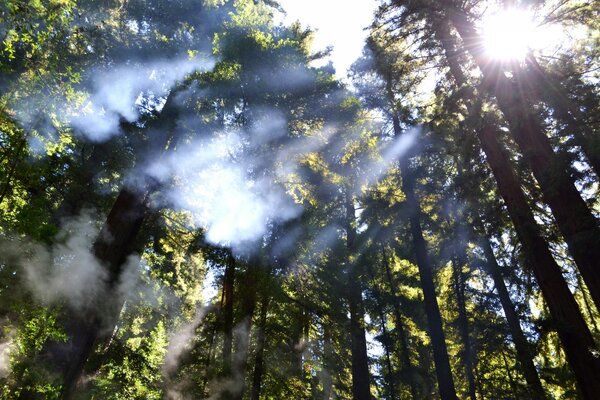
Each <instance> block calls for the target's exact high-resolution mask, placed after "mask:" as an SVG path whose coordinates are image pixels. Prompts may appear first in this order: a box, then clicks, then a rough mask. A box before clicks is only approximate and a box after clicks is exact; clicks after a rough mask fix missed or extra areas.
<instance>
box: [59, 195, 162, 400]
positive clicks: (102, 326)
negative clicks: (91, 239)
mask: <svg viewBox="0 0 600 400" xmlns="http://www.w3.org/2000/svg"><path fill="white" fill-rule="evenodd" d="M151 191H152V189H151V188H147V189H146V190H145V191H143V192H139V191H137V190H136V189H123V190H121V193H120V194H119V196H118V197H117V199H116V201H115V203H114V205H113V207H112V209H111V212H110V214H109V215H108V218H107V220H106V223H105V224H104V227H103V229H102V231H101V232H100V235H99V238H98V240H97V241H96V242H95V243H94V247H93V253H94V255H95V256H96V258H97V259H98V260H99V261H100V262H102V264H103V265H104V267H105V268H106V269H107V271H108V282H107V288H106V290H107V292H108V293H106V295H104V296H101V297H103V299H102V302H97V303H96V305H95V307H96V308H95V309H92V310H89V312H88V313H86V314H85V315H77V316H74V318H73V319H72V320H71V321H70V324H73V326H70V329H69V327H68V328H67V331H68V332H69V331H70V332H72V334H71V335H70V340H69V342H67V345H66V346H65V351H66V352H65V354H63V355H62V357H63V358H64V360H65V362H66V365H64V367H65V369H64V370H63V376H64V381H63V390H62V396H63V398H64V399H70V398H72V397H73V395H74V393H75V389H76V386H77V382H78V381H79V378H80V376H81V374H82V373H83V369H84V367H85V363H86V361H87V359H88V357H89V355H90V353H91V352H92V351H93V347H94V344H95V343H96V341H97V340H98V339H100V338H101V337H104V336H106V334H107V333H109V332H112V329H110V328H111V327H113V326H114V325H115V323H116V318H117V317H118V313H119V310H120V309H121V306H122V300H121V299H116V300H111V298H110V297H109V296H110V292H112V290H113V289H114V287H115V285H116V284H117V283H118V281H119V278H120V275H121V266H122V265H123V263H124V261H125V259H126V257H127V255H128V254H129V252H130V251H131V250H132V249H131V245H132V243H133V241H134V239H135V236H136V235H137V233H138V231H139V229H140V227H141V224H142V221H143V219H144V217H145V215H146V198H147V196H148V194H149V193H150V192H151ZM103 316H108V317H103Z"/></svg>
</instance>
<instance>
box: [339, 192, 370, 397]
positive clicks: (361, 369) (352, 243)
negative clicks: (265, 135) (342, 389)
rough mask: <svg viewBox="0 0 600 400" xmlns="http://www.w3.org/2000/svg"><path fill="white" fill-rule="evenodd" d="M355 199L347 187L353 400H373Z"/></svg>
mask: <svg viewBox="0 0 600 400" xmlns="http://www.w3.org/2000/svg"><path fill="white" fill-rule="evenodd" d="M354 213H355V210H354V199H353V197H352V195H351V194H350V190H349V188H346V221H345V222H346V227H345V228H346V247H347V250H348V255H347V258H346V259H347V262H348V269H349V271H348V272H349V273H348V303H349V308H350V340H351V347H352V395H353V398H354V400H370V398H371V386H370V376H369V375H370V374H369V356H368V354H367V338H366V336H365V320H364V314H365V313H364V307H363V301H362V287H361V283H360V282H361V274H360V270H359V268H358V265H357V262H356V260H355V257H356V256H357V255H356V229H355V227H354V224H355V215H354Z"/></svg>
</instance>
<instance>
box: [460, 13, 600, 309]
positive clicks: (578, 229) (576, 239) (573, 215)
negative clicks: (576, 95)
mask: <svg viewBox="0 0 600 400" xmlns="http://www.w3.org/2000/svg"><path fill="white" fill-rule="evenodd" d="M449 16H450V20H451V21H452V23H453V25H454V26H455V28H456V29H457V31H458V32H459V34H460V35H461V37H462V39H463V41H464V43H465V47H466V49H467V51H469V53H470V54H471V55H472V56H473V57H474V59H475V62H476V63H477V64H478V66H479V68H480V70H481V72H482V74H483V77H484V81H485V82H486V87H488V88H489V90H490V92H491V93H492V94H493V95H494V96H495V97H496V99H497V101H498V105H499V107H500V110H501V111H502V113H503V114H504V117H505V118H506V120H507V121H508V124H509V127H510V132H511V134H512V137H513V139H514V140H515V142H516V143H517V144H518V145H519V148H520V149H521V151H522V152H523V155H524V157H525V159H526V160H527V161H528V164H529V166H530V167H531V170H532V172H533V175H534V176H535V179H536V180H537V181H538V183H539V184H540V188H541V190H542V194H543V197H544V201H545V202H546V203H547V204H548V205H549V206H550V209H551V210H552V214H553V215H554V218H555V219H556V222H557V225H558V227H559V229H560V231H561V233H562V235H563V236H564V238H565V241H566V243H567V246H568V248H569V252H570V253H571V255H572V256H573V259H574V260H575V263H576V264H577V267H578V269H579V271H580V272H581V276H582V277H583V279H584V281H585V283H586V285H587V286H588V288H589V290H590V294H591V296H592V298H593V299H594V303H595V304H596V306H597V307H598V308H600V265H599V264H598V263H599V262H600V227H599V226H598V221H597V219H596V218H595V217H594V215H593V214H592V212H591V211H590V209H589V208H588V207H587V204H586V203H585V201H584V200H583V199H582V198H581V195H580V193H579V192H578V191H577V188H576V187H575V184H574V181H573V178H572V177H571V176H570V174H569V172H568V166H567V165H566V164H565V162H564V161H563V160H562V159H561V158H560V157H558V156H557V155H556V154H555V153H554V151H553V149H552V145H551V143H550V140H549V139H548V137H547V136H546V134H545V132H544V130H543V128H542V126H541V124H540V122H539V120H538V116H537V115H535V111H534V110H533V107H532V106H531V104H529V102H528V101H527V100H526V99H525V98H524V96H523V95H522V94H521V92H520V91H519V90H518V87H517V86H515V85H513V84H512V83H511V82H510V80H509V79H508V78H506V76H505V75H504V74H503V72H502V71H501V70H500V69H499V67H494V64H493V63H489V62H487V61H486V60H485V59H484V58H483V54H482V49H481V40H480V36H479V35H478V34H477V32H476V31H475V29H474V28H473V26H472V24H471V22H470V21H469V20H468V19H467V17H466V15H465V14H464V12H462V11H460V10H457V9H456V8H450V9H449ZM517 75H519V74H517Z"/></svg>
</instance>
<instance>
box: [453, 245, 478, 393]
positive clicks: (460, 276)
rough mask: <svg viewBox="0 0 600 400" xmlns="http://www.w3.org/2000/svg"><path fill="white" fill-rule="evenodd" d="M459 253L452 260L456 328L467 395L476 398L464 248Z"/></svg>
mask: <svg viewBox="0 0 600 400" xmlns="http://www.w3.org/2000/svg"><path fill="white" fill-rule="evenodd" d="M459 251H460V252H461V253H463V254H460V255H457V256H456V258H455V259H454V260H453V261H452V266H453V273H454V287H455V292H456V300H457V304H458V328H459V329H458V330H459V332H460V336H461V339H462V342H463V345H464V361H465V372H466V375H467V382H468V384H469V397H470V398H471V400H477V394H476V389H475V373H474V372H473V365H474V360H473V359H474V357H473V349H472V345H471V335H470V328H469V316H468V315H467V300H466V293H465V276H464V272H463V271H462V269H463V267H464V266H465V264H466V254H464V249H461V250H459Z"/></svg>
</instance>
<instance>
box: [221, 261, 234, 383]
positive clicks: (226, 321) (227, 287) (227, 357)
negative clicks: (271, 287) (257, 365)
mask: <svg viewBox="0 0 600 400" xmlns="http://www.w3.org/2000/svg"><path fill="white" fill-rule="evenodd" d="M234 284H235V258H234V257H233V255H231V254H229V255H228V256H227V262H226V263H225V274H224V275H223V373H224V374H225V375H229V374H230V373H231V349H232V341H233V286H234Z"/></svg>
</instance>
